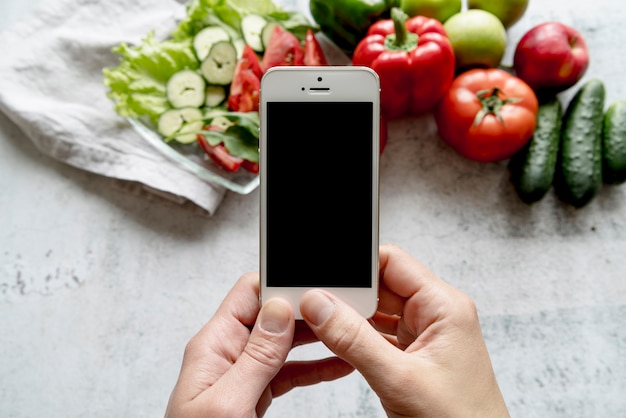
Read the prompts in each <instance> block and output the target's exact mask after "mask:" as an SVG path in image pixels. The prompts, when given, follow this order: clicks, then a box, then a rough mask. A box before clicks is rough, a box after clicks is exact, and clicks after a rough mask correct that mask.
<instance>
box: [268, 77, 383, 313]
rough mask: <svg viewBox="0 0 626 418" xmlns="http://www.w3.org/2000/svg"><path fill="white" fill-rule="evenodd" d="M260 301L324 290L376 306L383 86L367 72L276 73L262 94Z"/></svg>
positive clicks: (296, 299) (357, 305) (367, 308)
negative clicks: (381, 90)
mask: <svg viewBox="0 0 626 418" xmlns="http://www.w3.org/2000/svg"><path fill="white" fill-rule="evenodd" d="M259 116H260V134H259V151H260V174H259V175H260V204H261V207H260V240H261V242H260V257H261V259H260V276H261V293H260V301H261V303H263V301H264V300H267V299H269V298H271V297H274V296H280V297H283V298H285V299H286V300H288V301H289V302H290V303H291V305H292V306H293V309H294V312H295V314H296V318H297V319H301V318H302V316H301V314H300V309H299V304H300V298H301V295H302V294H303V293H304V292H305V291H307V290H308V289H311V288H322V289H326V290H328V291H330V292H332V293H334V294H336V295H337V296H338V297H340V298H341V299H343V300H344V301H346V302H347V303H349V304H350V305H351V306H352V307H353V308H354V309H356V310H357V311H358V312H359V313H360V314H361V315H362V316H364V317H366V318H369V317H371V316H372V315H373V314H374V313H375V312H376V309H377V305H378V241H379V230H378V228H379V203H378V202H379V156H380V152H379V150H380V139H379V137H380V83H379V78H378V75H377V74H376V73H375V72H374V71H373V70H371V69H370V68H367V67H360V66H321V67H317V66H302V67H293V66H289V67H288V66H279V67H273V68H271V69H270V70H268V71H267V72H266V73H265V74H264V75H263V78H262V80H261V92H260V111H259Z"/></svg>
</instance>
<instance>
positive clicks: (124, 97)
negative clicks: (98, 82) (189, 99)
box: [103, 32, 200, 124]
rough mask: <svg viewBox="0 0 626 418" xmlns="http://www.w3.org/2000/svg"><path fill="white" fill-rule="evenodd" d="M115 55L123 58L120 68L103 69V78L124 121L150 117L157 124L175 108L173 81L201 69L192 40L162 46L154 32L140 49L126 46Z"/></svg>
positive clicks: (164, 43)
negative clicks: (168, 90)
mask: <svg viewBox="0 0 626 418" xmlns="http://www.w3.org/2000/svg"><path fill="white" fill-rule="evenodd" d="M113 52H115V53H117V54H119V55H120V56H121V60H120V64H119V65H118V66H117V67H110V68H105V69H103V75H104V84H105V85H106V86H107V87H108V89H109V90H108V92H107V95H108V97H109V98H110V99H111V100H112V101H113V106H114V110H115V111H116V112H117V113H118V114H119V115H120V116H123V117H133V118H137V117H140V116H147V117H148V118H149V119H150V121H151V122H152V123H154V124H156V123H157V121H158V119H159V116H161V114H163V113H164V112H166V111H167V110H169V109H171V108H172V106H171V105H170V103H169V101H168V99H167V95H166V84H167V81H168V80H169V79H170V77H172V76H173V75H174V74H175V73H176V72H178V71H181V70H184V69H189V70H195V69H197V68H198V67H199V66H200V63H199V62H198V59H197V58H196V55H195V53H194V51H193V47H192V40H191V39H190V38H187V39H183V40H178V41H174V40H166V41H163V42H158V41H157V40H156V39H155V38H154V33H152V32H151V33H149V34H148V35H147V36H146V37H145V38H144V39H142V41H141V43H140V44H139V45H136V46H129V45H128V44H126V43H122V44H120V45H119V46H117V47H115V48H113Z"/></svg>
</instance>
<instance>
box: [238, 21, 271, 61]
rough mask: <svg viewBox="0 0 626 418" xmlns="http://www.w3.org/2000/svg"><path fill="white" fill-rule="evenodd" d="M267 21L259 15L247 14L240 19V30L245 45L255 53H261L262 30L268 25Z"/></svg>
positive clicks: (263, 48) (262, 47) (262, 49)
mask: <svg viewBox="0 0 626 418" xmlns="http://www.w3.org/2000/svg"><path fill="white" fill-rule="evenodd" d="M268 23H269V22H268V20H267V19H265V18H264V17H263V16H261V15H257V14H249V15H247V16H244V17H243V19H241V30H242V32H243V38H244V40H245V41H246V44H247V45H249V46H250V48H252V49H253V50H254V51H255V52H259V53H261V52H263V51H264V50H265V44H264V43H263V37H262V36H263V29H264V28H265V27H266V26H267V25H268Z"/></svg>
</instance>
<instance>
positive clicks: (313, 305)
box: [300, 289, 398, 381]
mask: <svg viewBox="0 0 626 418" xmlns="http://www.w3.org/2000/svg"><path fill="white" fill-rule="evenodd" d="M300 312H302V316H303V318H304V320H305V321H307V323H308V324H309V326H310V327H311V329H312V330H313V332H315V333H316V334H317V336H318V338H319V339H320V341H322V342H323V343H324V344H325V345H326V346H327V347H328V348H329V349H330V350H331V351H332V352H334V353H335V354H336V355H337V356H338V357H340V358H342V359H344V360H346V361H347V362H348V363H350V364H351V365H352V366H354V367H355V368H356V369H358V370H359V371H360V372H361V373H362V374H363V375H364V376H365V378H366V379H367V380H368V381H370V379H377V378H379V377H384V376H381V374H384V373H388V369H387V367H388V366H389V365H392V364H394V363H395V359H394V356H397V355H398V350H397V349H395V347H393V346H392V345H391V344H389V343H388V342H387V341H386V340H385V338H384V337H382V336H381V335H380V334H379V333H378V332H377V331H376V330H375V329H374V328H373V327H372V326H371V325H370V324H369V323H368V321H367V320H366V319H365V318H363V317H362V316H361V315H359V314H358V313H357V312H356V311H355V310H354V309H352V308H351V307H350V306H348V305H347V304H345V303H344V302H343V301H341V300H339V299H338V298H336V297H335V296H333V295H332V294H330V293H328V292H326V291H323V290H319V289H314V290H310V291H308V292H306V293H305V294H304V295H303V297H302V299H301V302H300Z"/></svg>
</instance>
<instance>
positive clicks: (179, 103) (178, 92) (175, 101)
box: [166, 70, 205, 108]
mask: <svg viewBox="0 0 626 418" xmlns="http://www.w3.org/2000/svg"><path fill="white" fill-rule="evenodd" d="M204 90H205V82H204V79H203V78H202V76H201V75H200V74H198V73H197V72H195V71H192V70H182V71H178V72H176V73H174V75H172V76H171V77H170V79H169V80H168V81H167V87H166V94H167V99H168V100H169V102H170V104H171V105H172V106H173V107H175V108H182V107H200V106H202V104H203V103H204V100H205V91H204Z"/></svg>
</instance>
